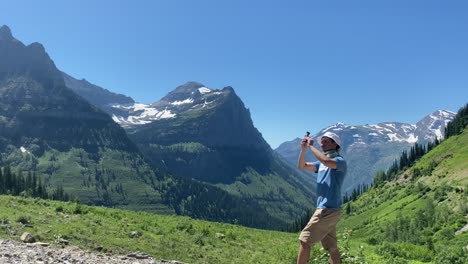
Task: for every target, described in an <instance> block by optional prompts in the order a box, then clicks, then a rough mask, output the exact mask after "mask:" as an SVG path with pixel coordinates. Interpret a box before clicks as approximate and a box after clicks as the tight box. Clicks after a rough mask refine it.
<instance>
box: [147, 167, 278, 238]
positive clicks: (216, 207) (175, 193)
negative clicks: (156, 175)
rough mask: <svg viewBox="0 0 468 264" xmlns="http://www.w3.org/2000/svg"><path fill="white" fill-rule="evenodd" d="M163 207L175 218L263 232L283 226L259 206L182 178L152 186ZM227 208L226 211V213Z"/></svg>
mask: <svg viewBox="0 0 468 264" xmlns="http://www.w3.org/2000/svg"><path fill="white" fill-rule="evenodd" d="M155 189H156V190H157V191H159V192H160V193H161V196H162V198H163V201H164V203H165V204H167V205H169V206H171V207H172V208H174V210H175V212H176V214H178V215H187V216H190V217H193V218H198V219H203V220H208V221H217V222H225V221H226V220H227V219H229V220H230V222H231V223H233V224H239V225H244V226H250V227H255V228H262V229H273V230H279V229H281V228H282V227H283V226H284V225H285V223H284V222H282V221H281V220H279V219H274V218H272V217H271V216H270V215H269V214H268V212H267V211H266V210H265V209H264V208H262V207H261V206H260V205H259V204H258V203H256V202H254V201H252V200H250V199H248V198H241V197H237V196H234V195H231V194H229V193H228V192H226V191H224V190H222V189H220V188H218V187H215V186H209V185H206V184H202V183H198V182H195V181H190V180H187V179H184V178H181V177H176V176H172V177H170V178H169V177H168V178H166V179H165V180H164V181H161V183H159V184H158V185H156V186H155ZM226 208H228V209H226Z"/></svg>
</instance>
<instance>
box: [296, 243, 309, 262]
mask: <svg viewBox="0 0 468 264" xmlns="http://www.w3.org/2000/svg"><path fill="white" fill-rule="evenodd" d="M309 257H310V246H309V245H308V244H307V243H305V242H303V241H301V245H300V246H299V254H298V255H297V264H307V261H309Z"/></svg>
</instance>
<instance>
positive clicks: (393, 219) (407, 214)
mask: <svg viewBox="0 0 468 264" xmlns="http://www.w3.org/2000/svg"><path fill="white" fill-rule="evenodd" d="M467 190H468V130H467V129H465V131H464V132H463V133H462V134H460V135H456V136H452V137H450V138H449V139H447V140H445V141H444V142H442V143H441V144H440V145H438V146H437V147H436V148H434V149H433V150H431V151H430V152H429V153H427V154H426V155H424V156H423V157H422V158H421V159H419V160H418V161H417V162H416V163H415V164H414V165H413V166H412V167H411V168H408V169H407V170H405V171H404V172H402V173H400V174H399V175H398V177H397V179H396V180H393V181H390V182H386V183H384V184H383V185H381V186H378V187H375V188H371V189H370V190H369V191H367V192H365V193H363V194H362V195H361V196H360V197H359V198H358V199H357V200H355V201H351V202H348V203H347V204H345V205H344V208H345V209H344V211H345V212H346V213H345V214H346V216H345V217H343V218H342V220H341V222H340V224H339V228H340V230H344V229H352V230H353V235H354V237H355V238H356V240H358V241H361V242H362V243H366V244H368V246H369V247H370V248H371V249H373V250H374V252H375V253H377V254H379V255H383V256H385V257H387V258H391V259H395V260H396V261H397V260H398V261H401V262H397V263H406V262H404V261H405V260H413V261H423V262H432V263H466V261H467V260H468V259H467V252H466V250H467V249H464V248H465V247H466V245H468V232H466V224H467V222H468V221H467V217H468V192H467ZM464 227H465V228H464ZM464 261H465V262H464Z"/></svg>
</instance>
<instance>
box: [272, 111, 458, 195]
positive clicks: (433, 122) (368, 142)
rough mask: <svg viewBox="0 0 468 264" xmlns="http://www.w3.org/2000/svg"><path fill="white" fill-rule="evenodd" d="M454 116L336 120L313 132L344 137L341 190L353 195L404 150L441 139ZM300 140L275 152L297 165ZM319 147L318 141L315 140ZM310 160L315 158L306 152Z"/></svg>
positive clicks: (442, 114) (452, 114) (436, 113)
mask: <svg viewBox="0 0 468 264" xmlns="http://www.w3.org/2000/svg"><path fill="white" fill-rule="evenodd" d="M454 116H455V113H453V112H450V111H445V110H439V111H436V112H434V113H432V114H430V115H428V116H426V117H424V118H423V119H422V120H421V121H419V122H417V123H416V124H404V123H399V122H386V123H379V124H376V125H364V126H353V125H346V124H343V123H337V124H335V125H332V126H329V127H327V128H324V129H322V130H321V131H319V132H318V133H315V134H314V135H313V137H314V138H317V137H318V136H319V135H322V134H323V133H325V132H327V131H331V132H334V133H336V134H337V135H339V136H340V137H341V141H342V145H343V147H342V149H341V154H342V155H343V157H345V158H346V159H347V161H348V174H347V177H346V178H345V181H344V183H343V189H342V193H343V194H346V193H348V195H349V194H351V192H352V191H353V189H355V188H356V187H357V186H358V185H359V184H370V183H371V182H372V180H373V177H374V176H375V173H376V172H377V170H379V169H380V170H387V169H388V168H389V167H390V165H392V163H393V162H394V160H395V159H396V158H398V157H399V156H400V154H401V152H402V151H403V150H408V149H409V148H410V147H411V146H412V145H413V144H414V143H416V142H418V143H420V144H425V143H427V142H429V141H433V140H435V138H438V139H441V138H443V135H444V128H445V126H446V125H447V123H448V122H449V121H451V120H452V119H453V118H454ZM300 141H301V139H300V138H296V139H294V140H291V141H288V142H284V143H282V144H281V145H280V146H279V147H278V148H277V149H276V150H275V151H276V152H277V153H279V154H280V155H281V156H283V157H284V158H285V159H286V160H288V161H289V163H290V164H296V162H297V156H298V153H299V147H298V146H299V144H300ZM315 144H316V146H319V143H315ZM307 155H308V156H307V158H308V160H313V159H314V158H313V157H312V156H311V154H310V153H308V154H307Z"/></svg>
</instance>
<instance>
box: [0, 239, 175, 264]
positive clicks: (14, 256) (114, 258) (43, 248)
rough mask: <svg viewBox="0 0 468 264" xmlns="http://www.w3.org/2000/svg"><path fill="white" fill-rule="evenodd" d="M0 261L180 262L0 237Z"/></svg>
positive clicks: (84, 263)
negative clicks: (27, 242)
mask: <svg viewBox="0 0 468 264" xmlns="http://www.w3.org/2000/svg"><path fill="white" fill-rule="evenodd" d="M0 263H2V264H3V263H5V264H6V263H8V264H23V263H24V264H52V263H54V264H55V263H62V264H95V263H100V264H104V263H106V264H182V263H181V262H178V261H167V260H155V259H153V258H152V257H151V256H148V255H146V254H144V253H139V252H136V253H130V254H127V255H114V254H109V253H95V252H87V251H84V250H82V249H80V248H78V247H76V246H66V247H64V248H61V247H57V246H54V245H49V244H48V243H32V244H26V243H22V242H18V241H14V240H1V239H0Z"/></svg>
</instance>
